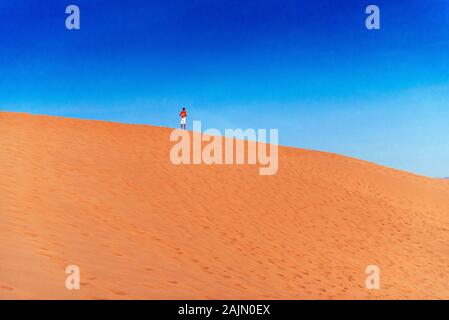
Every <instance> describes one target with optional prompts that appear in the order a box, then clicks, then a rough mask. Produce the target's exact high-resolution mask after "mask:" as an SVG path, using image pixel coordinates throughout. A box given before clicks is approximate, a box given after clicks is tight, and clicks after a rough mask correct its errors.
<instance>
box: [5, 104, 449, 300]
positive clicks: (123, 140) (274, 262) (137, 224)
mask: <svg viewBox="0 0 449 320" xmlns="http://www.w3.org/2000/svg"><path fill="white" fill-rule="evenodd" d="M170 132H171V130H170V129H167V128H159V127H151V126H141V125H124V124H119V123H109V122H101V121H83V120H77V119H67V118H60V117H48V116H31V115H27V114H17V113H5V112H2V113H0V197H1V198H0V299H17V298H18V299H26V298H39V299H43V298H50V299H136V298H137V299H209V298H213V299H350V298H355V299H378V298H384V299H392V298H399V299H407V298H427V299H428V298H445V299H449V272H448V265H449V249H448V241H449V181H446V180H443V179H430V178H426V177H421V176H416V175H413V174H410V173H406V172H401V171H397V170H393V169H389V168H386V167H382V166H378V165H375V164H373V163H369V162H366V161H361V160H356V159H352V158H347V157H343V156H339V155H336V154H329V153H324V152H316V151H307V150H301V149H295V148H286V147H280V148H279V170H278V172H277V174H276V175H274V176H260V175H258V172H257V170H258V168H257V166H250V165H243V166H238V165H234V166H213V165H212V166H207V165H190V166H182V165H181V166H174V165H172V164H171V162H170V160H169V152H170V148H171V146H172V143H171V142H170V141H169V135H170ZM68 265H77V266H79V268H80V272H81V289H80V290H67V289H66V287H65V281H66V276H67V275H66V274H65V270H66V267H67V266H68ZM368 265H377V266H378V267H379V268H380V272H381V280H380V283H381V289H380V290H368V289H366V287H365V280H366V277H367V275H366V274H365V268H366V267H367V266H368Z"/></svg>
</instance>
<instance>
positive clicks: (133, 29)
mask: <svg viewBox="0 0 449 320" xmlns="http://www.w3.org/2000/svg"><path fill="white" fill-rule="evenodd" d="M70 4H76V5H78V6H79V7H80V10H81V30H76V31H69V30H67V29H66V28H65V19H66V16H67V15H66V14H65V8H66V6H67V5H70ZM369 4H376V5H378V6H379V7H380V10H381V30H378V31H368V30H367V29H366V28H365V19H366V16H367V15H366V14H365V8H366V6H367V5H369ZM0 74H1V77H0V110H6V111H24V112H31V113H38V114H49V115H61V116H67V117H77V118H83V119H102V120H110V121H118V122H125V123H144V124H152V125H160V126H169V127H177V126H178V121H179V120H178V117H177V116H178V113H179V108H180V107H181V106H184V105H185V106H187V107H188V111H189V116H190V117H189V120H190V121H191V120H201V121H202V122H203V128H212V127H213V128H218V129H220V130H224V128H267V129H269V128H277V129H279V141H280V144H283V145H289V146H296V147H301V148H308V149H317V150H323V151H330V152H336V153H340V154H345V155H349V156H354V157H358V158H361V159H366V160H370V161H374V162H377V163H380V164H383V165H387V166H390V167H394V168H398V169H402V170H407V171H412V172H415V173H418V174H423V175H428V176H433V177H442V176H449V126H448V123H449V2H448V1H446V0H426V1H424V0H421V1H417V0H408V1H406V0H403V1H399V0H388V1H385V0H382V1H364V0H345V1H335V0H334V1H331V0H314V1H311V0H309V1H300V0H296V1H293V0H257V1H256V0H248V1H242V0H239V1H235V0H226V1H225V0H189V1H188V0H185V1H180V0H172V1H144V0H141V1H138V0H128V1H104V0H96V1H91V0H89V1H87V0H70V1H62V0H47V1H34V0H21V1H16V0H14V1H13V0H2V1H1V2H0Z"/></svg>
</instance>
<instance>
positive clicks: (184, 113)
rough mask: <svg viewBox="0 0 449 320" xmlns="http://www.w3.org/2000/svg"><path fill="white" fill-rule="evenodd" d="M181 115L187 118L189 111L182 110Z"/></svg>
mask: <svg viewBox="0 0 449 320" xmlns="http://www.w3.org/2000/svg"><path fill="white" fill-rule="evenodd" d="M179 115H180V116H181V118H185V117H187V111H185V110H182V111H181V113H180V114H179Z"/></svg>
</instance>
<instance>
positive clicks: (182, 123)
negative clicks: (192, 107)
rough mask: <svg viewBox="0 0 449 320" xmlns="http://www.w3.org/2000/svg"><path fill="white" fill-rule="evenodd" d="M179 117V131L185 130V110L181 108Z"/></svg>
mask: <svg viewBox="0 0 449 320" xmlns="http://www.w3.org/2000/svg"><path fill="white" fill-rule="evenodd" d="M179 115H180V116H181V129H184V130H185V129H186V122H187V111H186V108H182V111H181V113H180V114H179Z"/></svg>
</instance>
